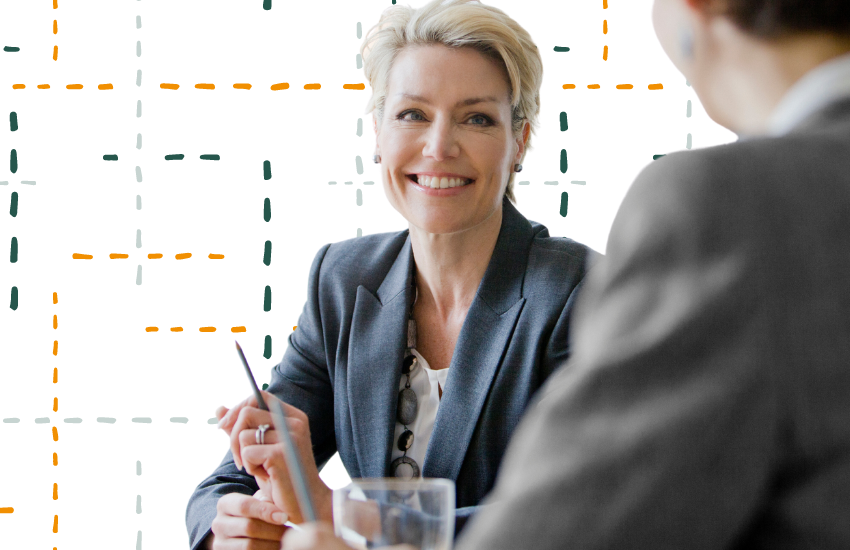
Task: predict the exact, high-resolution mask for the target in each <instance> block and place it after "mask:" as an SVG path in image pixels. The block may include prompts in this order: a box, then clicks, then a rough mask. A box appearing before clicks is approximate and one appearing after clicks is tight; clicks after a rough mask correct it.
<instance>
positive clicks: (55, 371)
mask: <svg viewBox="0 0 850 550" xmlns="http://www.w3.org/2000/svg"><path fill="white" fill-rule="evenodd" d="M57 382H59V369H57V368H55V367H54V368H53V383H54V384H56V383H57Z"/></svg>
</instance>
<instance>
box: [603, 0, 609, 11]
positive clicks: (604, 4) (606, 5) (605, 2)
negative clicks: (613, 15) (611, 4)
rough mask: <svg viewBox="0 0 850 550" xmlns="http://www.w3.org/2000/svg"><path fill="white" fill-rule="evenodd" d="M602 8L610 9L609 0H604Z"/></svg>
mask: <svg viewBox="0 0 850 550" xmlns="http://www.w3.org/2000/svg"><path fill="white" fill-rule="evenodd" d="M602 9H603V10H607V9H608V0H602Z"/></svg>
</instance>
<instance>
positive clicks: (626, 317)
mask: <svg viewBox="0 0 850 550" xmlns="http://www.w3.org/2000/svg"><path fill="white" fill-rule="evenodd" d="M673 157H675V156H671V157H668V158H669V159H671V160H672V161H673V162H670V161H666V162H661V161H659V162H658V163H657V164H655V165H653V166H651V168H650V169H647V170H645V171H644V172H643V173H642V175H641V176H640V177H639V179H638V180H637V181H636V182H635V184H634V185H633V187H632V189H631V191H630V192H629V193H628V194H627V196H626V199H625V200H624V202H623V204H622V206H621V208H620V211H619V213H618V215H617V218H616V220H615V222H614V225H613V227H612V230H611V234H610V237H609V243H608V250H607V255H606V257H605V258H604V259H603V260H602V262H601V263H600V265H598V266H597V267H596V268H594V269H593V270H592V271H591V272H590V274H589V276H588V280H587V284H586V286H585V289H584V291H583V292H584V294H583V295H582V297H581V298H580V299H579V305H578V308H577V312H576V326H575V333H574V334H575V338H574V340H573V341H574V348H573V356H572V358H571V360H570V363H569V364H568V368H562V369H560V370H559V371H558V372H556V373H555V374H554V375H553V376H552V377H551V378H550V379H549V381H548V382H547V384H546V385H545V386H544V388H543V389H542V390H541V392H540V393H539V394H538V400H537V402H536V404H535V406H534V408H533V409H532V410H531V412H530V414H529V415H528V416H527V417H526V418H525V419H524V420H523V421H522V422H521V424H520V426H519V428H518V430H517V432H516V433H515V435H514V438H513V440H512V441H511V444H510V445H509V447H508V450H507V453H506V457H505V461H504V463H503V467H502V471H501V473H500V476H499V478H498V480H497V483H496V487H495V489H494V491H493V493H492V496H491V497H490V498H489V499H488V500H487V501H486V502H488V503H492V504H490V505H489V506H488V510H486V511H485V512H484V513H482V514H480V515H477V516H476V517H475V518H474V519H473V520H472V521H471V522H470V524H469V525H468V526H467V528H466V530H465V531H464V533H463V534H462V535H461V538H460V541H459V544H458V550H471V549H473V548H477V549H485V548H486V549H488V550H491V549H492V550H499V549H514V548H535V549H537V550H547V549H552V550H555V549H560V548H571V549H574V550H581V549H590V548H594V549H597V548H624V549H630V548H634V549H642V548H653V549H678V548H691V549H697V550H699V549H709V548H713V549H716V548H729V547H732V546H733V544H734V542H735V541H736V537H738V536H740V533H741V532H742V530H744V529H745V528H746V526H747V524H748V523H749V522H750V521H752V517H753V511H754V510H755V509H757V505H758V503H759V500H760V498H762V497H763V492H764V490H765V487H766V486H767V485H768V482H769V476H770V464H771V460H773V457H772V453H774V452H775V450H774V448H773V444H774V441H775V440H776V439H777V438H778V434H777V431H778V430H777V428H776V418H775V411H776V409H777V390H776V383H775V381H774V380H773V375H772V374H771V371H770V368H769V365H770V364H771V363H773V362H774V361H773V360H772V358H771V357H770V356H769V351H768V350H767V349H765V348H766V347H767V346H765V341H766V334H765V333H766V332H767V330H766V328H765V327H766V326H767V325H768V322H767V320H766V311H765V307H764V305H763V304H764V300H763V299H761V297H760V293H761V292H762V291H763V290H762V289H763V288H764V287H765V286H766V285H765V279H766V277H767V275H766V274H765V273H763V272H762V269H761V268H760V267H759V256H760V255H762V254H764V251H763V250H759V249H758V248H757V247H756V246H757V244H758V242H759V240H760V239H758V238H756V237H753V236H752V235H751V234H750V233H748V232H747V231H745V230H743V229H742V228H746V227H751V226H752V225H753V224H752V223H751V222H750V221H748V220H746V219H744V217H745V216H747V215H749V213H750V212H751V210H748V209H747V208H745V207H742V203H743V204H746V203H747V200H749V198H748V197H745V196H743V195H744V194H745V193H746V191H741V190H740V189H741V188H744V187H746V186H743V185H742V186H740V188H738V189H736V188H735V184H736V183H740V182H736V181H735V180H733V179H731V178H730V179H729V180H728V181H726V180H723V179H722V178H718V177H716V175H717V173H718V170H717V166H716V165H715V164H711V163H706V164H705V165H702V164H699V163H697V164H694V163H689V162H682V159H681V157H680V158H679V160H675V159H674V158H673ZM712 174H714V175H715V177H713V178H712V177H711V176H712ZM774 364H775V363H774ZM766 367H767V368H766Z"/></svg>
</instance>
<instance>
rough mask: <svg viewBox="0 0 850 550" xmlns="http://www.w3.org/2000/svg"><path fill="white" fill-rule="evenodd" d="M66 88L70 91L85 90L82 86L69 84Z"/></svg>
mask: <svg viewBox="0 0 850 550" xmlns="http://www.w3.org/2000/svg"><path fill="white" fill-rule="evenodd" d="M65 87H66V88H68V89H69V90H82V89H83V85H82V84H68V85H67V86H65Z"/></svg>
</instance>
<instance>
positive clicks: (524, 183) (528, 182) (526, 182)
mask: <svg viewBox="0 0 850 550" xmlns="http://www.w3.org/2000/svg"><path fill="white" fill-rule="evenodd" d="M529 184H531V182H530V181H521V182H519V183H518V184H517V185H529Z"/></svg>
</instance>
